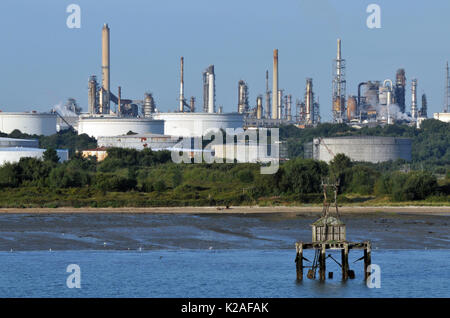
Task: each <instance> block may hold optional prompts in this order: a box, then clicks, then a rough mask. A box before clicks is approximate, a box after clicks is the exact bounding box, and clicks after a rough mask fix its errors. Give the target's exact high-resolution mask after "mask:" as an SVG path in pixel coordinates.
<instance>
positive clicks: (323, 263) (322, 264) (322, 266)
mask: <svg viewBox="0 0 450 318" xmlns="http://www.w3.org/2000/svg"><path fill="white" fill-rule="evenodd" d="M325 253H326V245H325V244H321V248H320V256H319V279H320V280H321V281H324V280H325V275H326V261H325V260H326V256H325Z"/></svg>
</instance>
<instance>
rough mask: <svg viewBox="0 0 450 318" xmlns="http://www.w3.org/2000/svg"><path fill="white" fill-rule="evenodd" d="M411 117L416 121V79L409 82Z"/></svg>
mask: <svg viewBox="0 0 450 318" xmlns="http://www.w3.org/2000/svg"><path fill="white" fill-rule="evenodd" d="M411 117H412V118H413V119H417V79H413V80H412V82H411Z"/></svg>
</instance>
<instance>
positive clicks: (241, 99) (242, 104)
mask: <svg viewBox="0 0 450 318" xmlns="http://www.w3.org/2000/svg"><path fill="white" fill-rule="evenodd" d="M237 111H238V113H240V114H247V113H248V112H249V111H250V108H249V105H248V86H247V83H246V82H245V81H243V80H240V81H239V82H238V107H237Z"/></svg>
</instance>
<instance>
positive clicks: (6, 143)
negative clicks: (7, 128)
mask: <svg viewBox="0 0 450 318" xmlns="http://www.w3.org/2000/svg"><path fill="white" fill-rule="evenodd" d="M4 147H29V148H38V147H39V141H38V140H37V139H17V138H5V137H0V148H4Z"/></svg>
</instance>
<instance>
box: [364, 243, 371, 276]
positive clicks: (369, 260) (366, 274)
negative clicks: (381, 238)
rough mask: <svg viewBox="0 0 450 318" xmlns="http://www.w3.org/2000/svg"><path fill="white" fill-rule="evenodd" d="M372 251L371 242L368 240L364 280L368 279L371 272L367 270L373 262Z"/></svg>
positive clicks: (365, 249) (365, 251)
mask: <svg viewBox="0 0 450 318" xmlns="http://www.w3.org/2000/svg"><path fill="white" fill-rule="evenodd" d="M371 254H372V251H371V246H370V242H366V246H365V248H364V280H365V281H367V278H368V277H369V275H370V273H369V272H368V271H367V270H368V268H369V266H370V264H371V263H372V256H371Z"/></svg>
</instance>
